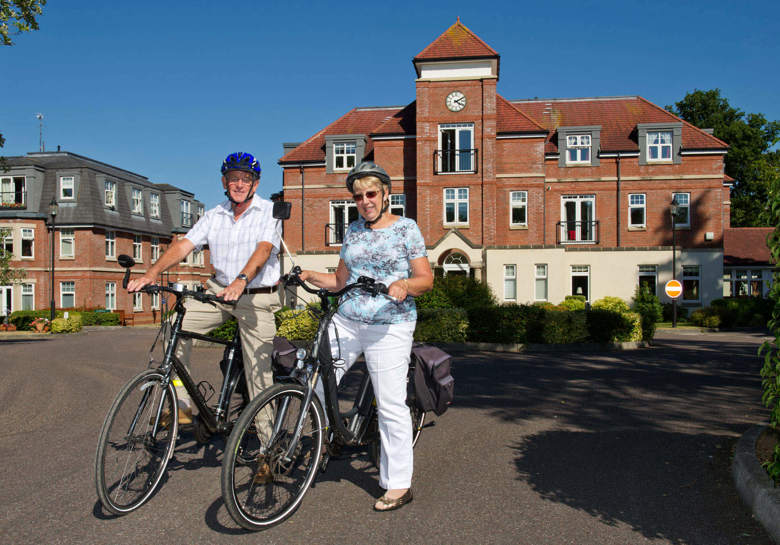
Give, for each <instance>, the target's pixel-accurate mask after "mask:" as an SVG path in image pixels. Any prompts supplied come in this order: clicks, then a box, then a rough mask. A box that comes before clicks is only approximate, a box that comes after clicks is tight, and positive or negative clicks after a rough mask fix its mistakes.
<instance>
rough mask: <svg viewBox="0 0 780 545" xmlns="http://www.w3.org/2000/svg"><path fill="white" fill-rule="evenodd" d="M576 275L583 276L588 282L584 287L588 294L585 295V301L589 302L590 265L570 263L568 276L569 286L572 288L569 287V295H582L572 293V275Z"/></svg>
mask: <svg viewBox="0 0 780 545" xmlns="http://www.w3.org/2000/svg"><path fill="white" fill-rule="evenodd" d="M576 276H584V277H586V278H587V279H588V284H587V286H586V289H587V290H588V294H587V296H586V297H585V301H586V302H589V301H590V299H591V293H590V288H591V282H590V265H571V266H570V267H569V277H570V278H569V286H570V287H571V288H572V289H571V292H572V293H571V295H582V294H581V293H573V292H574V285H573V282H574V277H576Z"/></svg>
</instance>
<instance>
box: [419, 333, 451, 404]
mask: <svg viewBox="0 0 780 545" xmlns="http://www.w3.org/2000/svg"><path fill="white" fill-rule="evenodd" d="M412 357H413V358H414V360H415V368H414V394H415V402H416V404H417V407H418V408H419V409H421V410H423V411H433V412H435V413H436V414H437V415H439V416H441V415H442V414H444V412H445V411H446V410H447V407H449V405H450V403H452V400H453V397H454V396H455V379H453V378H452V375H451V374H450V366H451V364H452V356H450V355H449V354H447V353H446V352H444V351H443V350H441V349H439V348H436V347H435V346H430V345H427V344H415V345H414V346H413V347H412Z"/></svg>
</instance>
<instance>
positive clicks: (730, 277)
mask: <svg viewBox="0 0 780 545" xmlns="http://www.w3.org/2000/svg"><path fill="white" fill-rule="evenodd" d="M747 295H750V296H752V297H763V295H764V279H763V275H762V272H761V269H753V270H750V269H727V270H726V271H725V273H724V274H723V296H724V297H744V296H747Z"/></svg>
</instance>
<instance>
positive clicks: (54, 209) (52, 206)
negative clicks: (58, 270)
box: [49, 197, 59, 322]
mask: <svg viewBox="0 0 780 545" xmlns="http://www.w3.org/2000/svg"><path fill="white" fill-rule="evenodd" d="M58 209H59V207H58V206H57V199H55V198H54V197H52V198H51V202H50V203H49V215H50V216H51V290H50V291H49V293H51V301H50V305H51V306H50V308H51V318H50V321H51V322H53V321H54V239H55V236H54V235H55V233H56V230H55V226H56V223H57V211H58Z"/></svg>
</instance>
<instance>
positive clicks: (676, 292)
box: [664, 280, 683, 299]
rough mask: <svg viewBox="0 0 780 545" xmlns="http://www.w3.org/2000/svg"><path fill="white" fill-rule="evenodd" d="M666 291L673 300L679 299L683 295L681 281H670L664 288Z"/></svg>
mask: <svg viewBox="0 0 780 545" xmlns="http://www.w3.org/2000/svg"><path fill="white" fill-rule="evenodd" d="M664 291H665V292H666V295H668V296H669V297H671V298H672V299H677V298H678V297H679V296H681V295H682V291H683V288H682V284H680V281H679V280H669V281H668V282H667V283H666V285H665V286H664Z"/></svg>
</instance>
